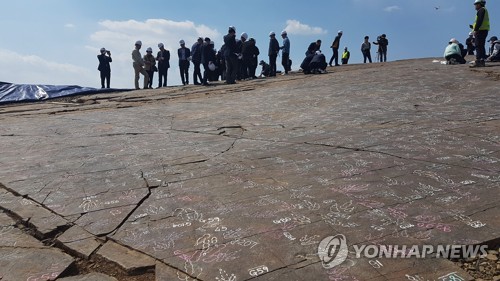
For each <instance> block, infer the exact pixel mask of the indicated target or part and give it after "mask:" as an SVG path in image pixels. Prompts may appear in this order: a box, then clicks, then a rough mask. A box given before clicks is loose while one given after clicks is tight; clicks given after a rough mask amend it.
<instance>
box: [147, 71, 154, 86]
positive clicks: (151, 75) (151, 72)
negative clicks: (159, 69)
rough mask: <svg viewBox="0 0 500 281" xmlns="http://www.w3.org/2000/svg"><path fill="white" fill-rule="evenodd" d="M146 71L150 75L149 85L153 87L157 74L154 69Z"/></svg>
mask: <svg viewBox="0 0 500 281" xmlns="http://www.w3.org/2000/svg"><path fill="white" fill-rule="evenodd" d="M146 72H147V73H148V75H149V80H148V87H149V88H153V77H154V75H155V72H154V71H153V70H146Z"/></svg>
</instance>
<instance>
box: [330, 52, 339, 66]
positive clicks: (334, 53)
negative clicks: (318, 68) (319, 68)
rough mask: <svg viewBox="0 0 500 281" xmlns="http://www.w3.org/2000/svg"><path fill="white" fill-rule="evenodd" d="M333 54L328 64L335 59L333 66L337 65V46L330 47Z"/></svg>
mask: <svg viewBox="0 0 500 281" xmlns="http://www.w3.org/2000/svg"><path fill="white" fill-rule="evenodd" d="M332 50H333V55H332V58H331V59H330V62H329V63H328V64H329V65H332V62H333V60H334V59H335V66H337V65H339V48H332Z"/></svg>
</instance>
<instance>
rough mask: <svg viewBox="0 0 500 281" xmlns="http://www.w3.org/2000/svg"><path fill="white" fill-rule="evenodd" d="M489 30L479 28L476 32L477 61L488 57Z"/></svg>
mask: <svg viewBox="0 0 500 281" xmlns="http://www.w3.org/2000/svg"><path fill="white" fill-rule="evenodd" d="M487 37H488V30H479V31H478V32H477V33H476V61H480V60H484V59H486V57H487V56H486V38H487Z"/></svg>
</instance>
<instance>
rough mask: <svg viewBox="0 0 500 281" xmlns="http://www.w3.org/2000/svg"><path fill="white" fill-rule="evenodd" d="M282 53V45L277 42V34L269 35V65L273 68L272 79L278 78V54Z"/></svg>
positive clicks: (272, 32)
mask: <svg viewBox="0 0 500 281" xmlns="http://www.w3.org/2000/svg"><path fill="white" fill-rule="evenodd" d="M279 52H280V43H278V40H276V33H274V31H271V33H269V52H268V55H269V65H270V66H271V73H270V74H269V76H270V77H275V76H276V59H277V58H278V54H279Z"/></svg>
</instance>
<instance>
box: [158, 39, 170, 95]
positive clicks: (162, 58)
mask: <svg viewBox="0 0 500 281" xmlns="http://www.w3.org/2000/svg"><path fill="white" fill-rule="evenodd" d="M158 48H159V49H160V51H158V54H157V55H156V60H157V61H158V88H161V87H167V76H168V69H169V68H170V51H169V50H166V49H165V45H163V43H159V44H158Z"/></svg>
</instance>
